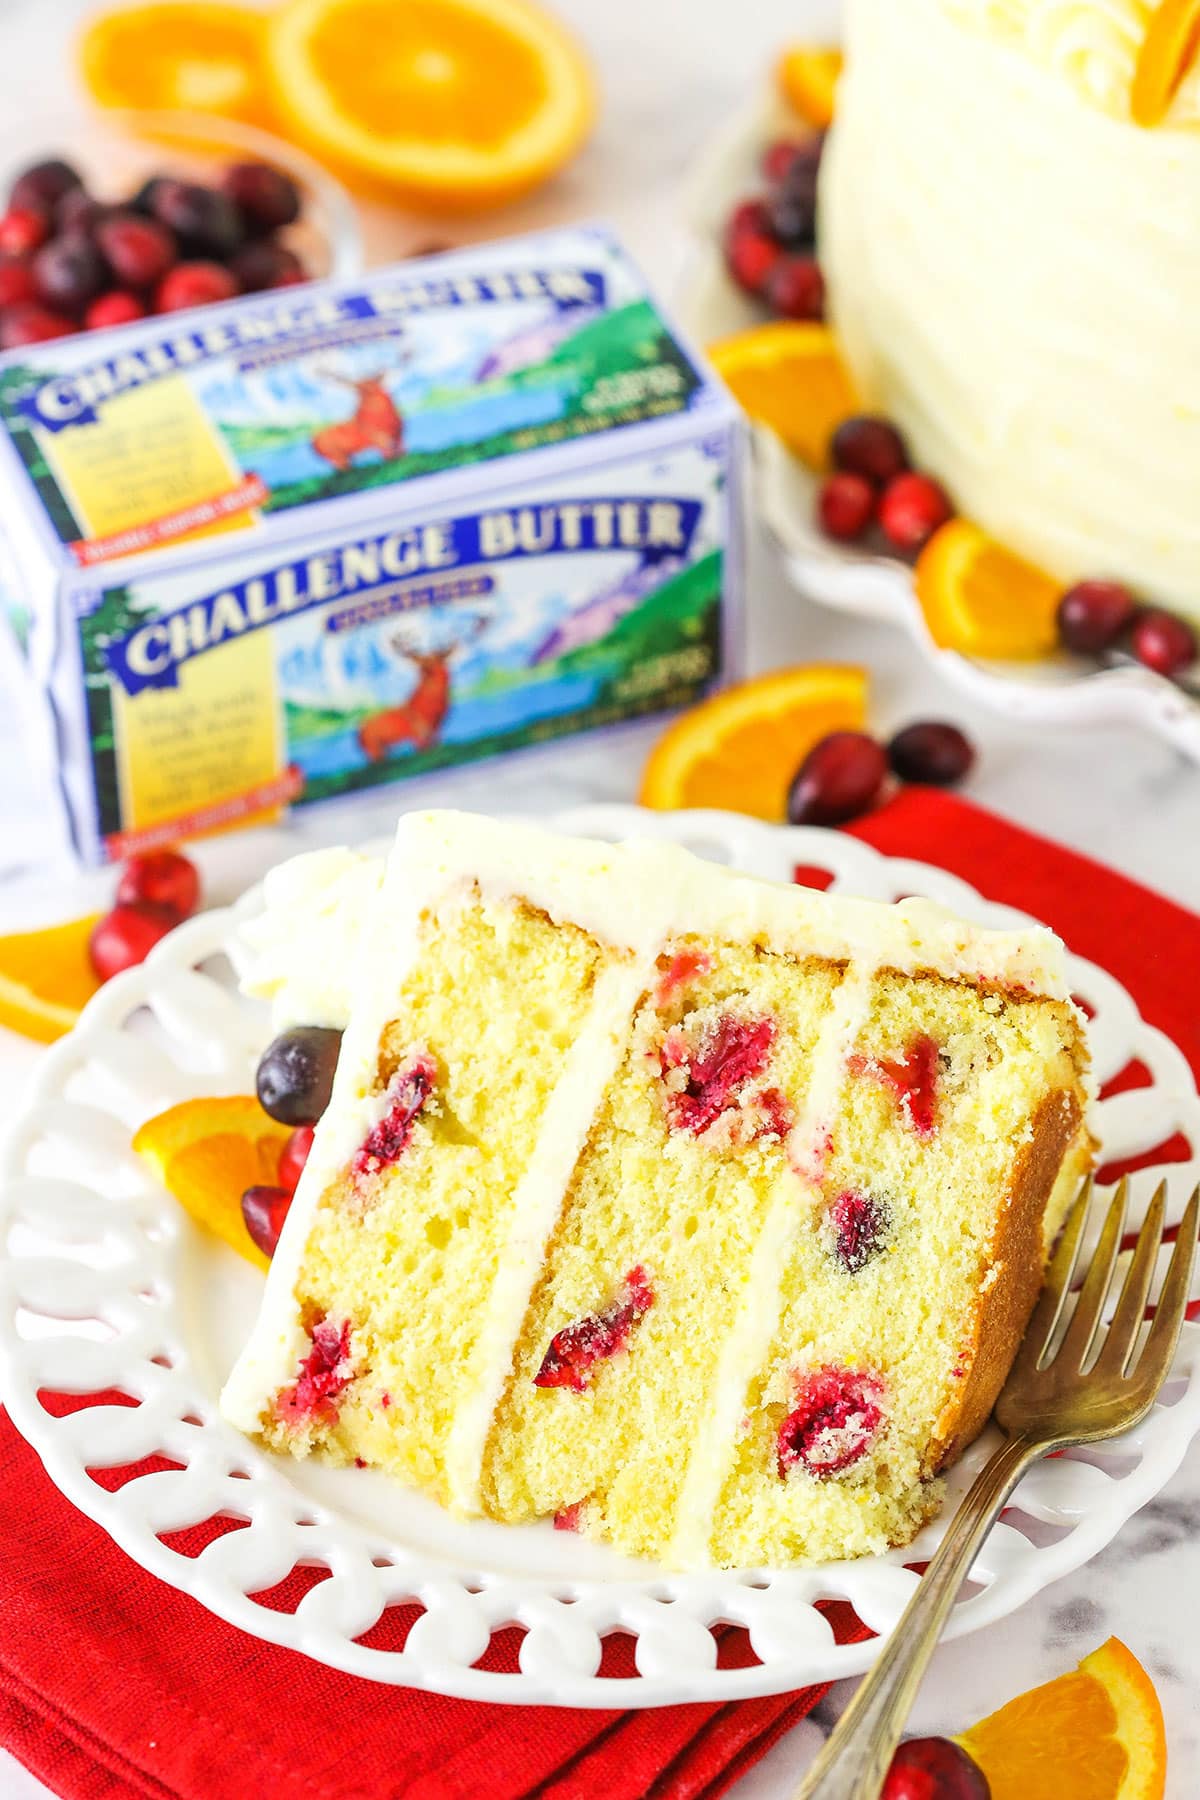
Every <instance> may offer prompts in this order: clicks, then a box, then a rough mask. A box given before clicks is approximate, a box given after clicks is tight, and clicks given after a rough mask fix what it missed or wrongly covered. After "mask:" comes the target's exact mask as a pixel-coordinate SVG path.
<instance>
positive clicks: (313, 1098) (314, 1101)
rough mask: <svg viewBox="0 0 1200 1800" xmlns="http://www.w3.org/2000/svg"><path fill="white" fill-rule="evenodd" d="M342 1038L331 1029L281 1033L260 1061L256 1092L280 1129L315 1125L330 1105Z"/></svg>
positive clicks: (295, 1028)
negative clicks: (277, 1122) (280, 1126)
mask: <svg viewBox="0 0 1200 1800" xmlns="http://www.w3.org/2000/svg"><path fill="white" fill-rule="evenodd" d="M341 1047H342V1034H341V1032H340V1031H336V1030H334V1028H333V1027H332V1026H329V1025H294V1026H293V1027H292V1029H291V1030H290V1031H281V1032H280V1034H279V1036H278V1037H277V1038H274V1039H273V1040H272V1042H271V1043H269V1044H268V1045H267V1047H266V1049H265V1050H264V1051H263V1053H262V1056H261V1057H260V1058H259V1063H258V1073H257V1075H256V1077H255V1083H254V1085H255V1090H256V1092H257V1094H258V1102H259V1105H260V1106H261V1107H262V1109H263V1111H264V1112H268V1113H270V1115H271V1117H272V1118H273V1119H278V1120H279V1123H280V1124H281V1125H314V1124H315V1123H316V1121H317V1120H318V1119H319V1118H320V1117H321V1114H322V1113H323V1112H324V1111H325V1108H326V1107H327V1106H328V1105H329V1096H330V1094H331V1093H332V1092H333V1077H334V1075H335V1073H336V1072H337V1061H338V1052H339V1051H340V1050H341Z"/></svg>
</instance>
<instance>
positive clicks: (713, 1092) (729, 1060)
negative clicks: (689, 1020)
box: [659, 1013, 775, 1137]
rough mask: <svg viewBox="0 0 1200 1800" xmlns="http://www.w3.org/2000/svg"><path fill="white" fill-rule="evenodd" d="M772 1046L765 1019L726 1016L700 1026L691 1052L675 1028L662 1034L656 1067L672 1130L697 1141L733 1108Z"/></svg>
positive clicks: (772, 1031) (771, 1026)
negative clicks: (696, 1042) (663, 1086)
mask: <svg viewBox="0 0 1200 1800" xmlns="http://www.w3.org/2000/svg"><path fill="white" fill-rule="evenodd" d="M774 1041H775V1026H774V1024H773V1022H772V1021H771V1020H770V1019H739V1018H735V1017H734V1015H733V1014H732V1013H723V1014H722V1015H721V1017H720V1018H719V1019H718V1020H717V1021H716V1023H715V1024H706V1025H705V1026H704V1028H703V1030H702V1031H701V1033H700V1041H699V1043H698V1044H696V1045H695V1046H694V1047H693V1046H692V1045H691V1044H690V1043H689V1042H688V1038H687V1035H686V1033H685V1032H684V1031H683V1028H682V1027H681V1026H678V1025H677V1026H675V1027H673V1028H672V1030H670V1031H668V1033H667V1035H666V1037H665V1038H664V1039H663V1046H662V1050H661V1052H660V1054H659V1063H660V1068H661V1071H662V1074H663V1077H664V1079H665V1080H666V1082H667V1122H668V1124H669V1125H670V1127H671V1129H672V1131H689V1132H691V1133H692V1135H693V1137H700V1136H701V1134H702V1133H703V1132H705V1131H707V1130H708V1128H709V1126H710V1125H713V1124H715V1123H716V1121H717V1120H718V1119H719V1118H720V1117H721V1115H722V1113H724V1112H726V1111H728V1110H730V1109H731V1108H735V1107H737V1106H738V1104H739V1102H740V1101H741V1099H742V1097H743V1094H744V1090H745V1089H746V1087H747V1085H748V1084H749V1083H750V1082H751V1081H753V1079H754V1077H755V1076H756V1075H760V1074H761V1073H762V1071H763V1069H765V1067H766V1065H767V1060H768V1058H769V1056H770V1054H771V1045H772V1044H773V1043H774ZM680 1072H681V1073H680ZM756 1135H760V1134H759V1133H756ZM761 1135H766V1133H765V1132H764V1133H761Z"/></svg>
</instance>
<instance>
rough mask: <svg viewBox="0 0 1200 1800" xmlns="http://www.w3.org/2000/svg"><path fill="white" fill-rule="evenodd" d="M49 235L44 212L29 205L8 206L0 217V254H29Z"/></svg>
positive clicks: (48, 223)
mask: <svg viewBox="0 0 1200 1800" xmlns="http://www.w3.org/2000/svg"><path fill="white" fill-rule="evenodd" d="M49 236H50V221H49V219H48V218H47V217H46V214H45V213H44V212H38V211H36V210H35V209H34V208H33V207H30V206H10V207H9V209H8V211H7V212H6V213H5V214H4V215H3V217H0V256H29V255H30V254H31V253H32V252H33V251H34V250H36V249H37V248H38V246H39V244H44V243H45V241H46V239H47V238H48V237H49Z"/></svg>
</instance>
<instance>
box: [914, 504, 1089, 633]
mask: <svg viewBox="0 0 1200 1800" xmlns="http://www.w3.org/2000/svg"><path fill="white" fill-rule="evenodd" d="M916 583H917V598H918V600H919V601H920V602H921V609H922V611H923V612H924V614H925V623H926V624H927V625H928V627H929V633H930V636H931V637H932V638H933V641H934V643H935V644H939V645H941V647H942V649H944V650H960V651H961V652H962V653H963V655H964V656H991V657H999V658H1004V659H1011V660H1014V661H1028V660H1029V659H1031V658H1033V657H1037V656H1047V655H1049V653H1050V651H1052V650H1053V649H1054V647H1055V645H1056V643H1057V642H1058V632H1057V628H1056V626H1055V619H1054V615H1055V613H1056V611H1057V609H1058V602H1059V600H1060V599H1061V598H1062V591H1063V590H1062V584H1061V583H1060V582H1057V581H1055V580H1054V579H1053V577H1052V576H1050V575H1046V574H1044V573H1043V572H1042V570H1041V569H1035V568H1034V566H1033V564H1032V563H1027V562H1023V561H1022V559H1021V558H1020V557H1019V556H1014V555H1013V553H1012V551H1011V550H1006V549H1005V547H1004V545H1003V544H999V543H997V542H996V540H995V538H991V537H989V536H988V535H987V533H986V532H985V531H981V530H980V529H979V526H978V525H972V523H971V522H970V520H969V519H952V520H951V521H950V523H949V524H948V525H943V526H942V528H941V530H940V531H937V532H935V533H934V535H933V537H932V538H930V540H929V542H928V544H926V546H925V548H924V550H922V552H921V554H920V557H919V558H918V560H917V568H916Z"/></svg>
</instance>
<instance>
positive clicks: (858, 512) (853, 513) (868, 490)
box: [817, 469, 878, 544]
mask: <svg viewBox="0 0 1200 1800" xmlns="http://www.w3.org/2000/svg"><path fill="white" fill-rule="evenodd" d="M877 498H878V496H877V494H876V492H875V488H874V486H873V485H872V483H871V482H869V481H868V480H867V478H866V476H865V475H851V474H850V473H849V472H848V471H847V470H845V469H839V470H837V471H836V473H834V474H833V475H827V476H826V477H825V479H824V481H823V482H822V483H821V486H820V488H819V489H818V492H817V521H818V523H819V524H820V527H821V530H822V531H823V532H824V533H825V534H826V536H827V537H831V538H836V539H837V540H838V542H839V543H843V544H850V543H853V542H854V540H855V538H860V537H861V536H862V534H863V532H864V531H865V530H866V529H867V526H868V525H869V524H870V523H871V520H872V519H873V518H874V517H875V504H876V500H877Z"/></svg>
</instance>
